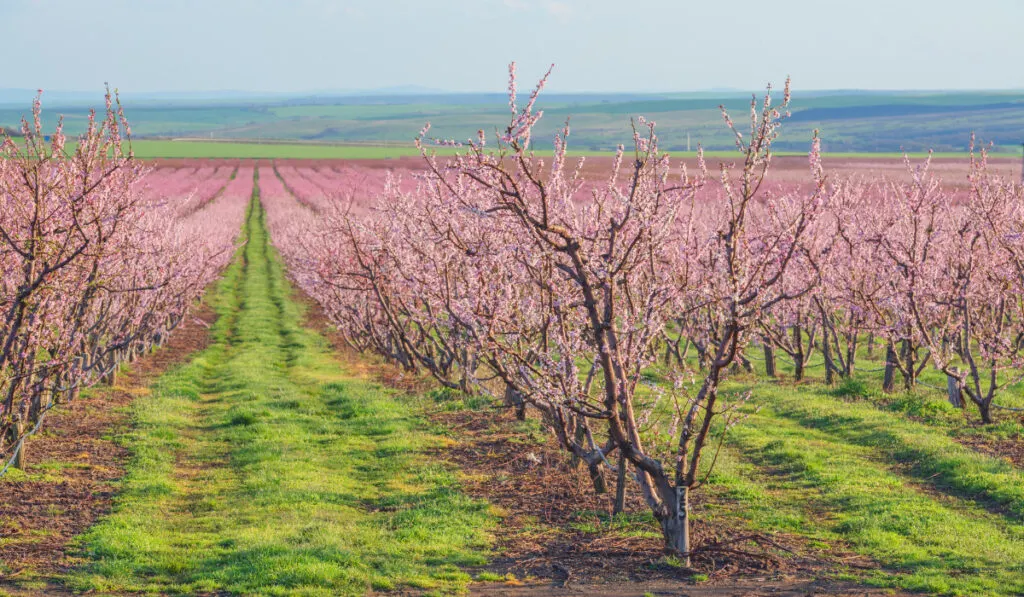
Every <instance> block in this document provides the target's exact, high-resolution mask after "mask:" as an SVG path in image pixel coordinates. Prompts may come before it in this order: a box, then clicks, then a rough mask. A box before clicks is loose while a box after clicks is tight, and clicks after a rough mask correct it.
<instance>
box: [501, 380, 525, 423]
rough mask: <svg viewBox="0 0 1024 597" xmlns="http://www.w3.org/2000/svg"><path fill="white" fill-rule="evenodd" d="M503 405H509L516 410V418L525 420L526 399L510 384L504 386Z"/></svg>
mask: <svg viewBox="0 0 1024 597" xmlns="http://www.w3.org/2000/svg"><path fill="white" fill-rule="evenodd" d="M505 406H511V407H513V408H515V410H516V419H518V420H520V421H525V420H526V401H525V400H523V397H522V396H521V395H520V394H519V392H517V391H515V389H513V388H512V386H510V385H506V386H505Z"/></svg>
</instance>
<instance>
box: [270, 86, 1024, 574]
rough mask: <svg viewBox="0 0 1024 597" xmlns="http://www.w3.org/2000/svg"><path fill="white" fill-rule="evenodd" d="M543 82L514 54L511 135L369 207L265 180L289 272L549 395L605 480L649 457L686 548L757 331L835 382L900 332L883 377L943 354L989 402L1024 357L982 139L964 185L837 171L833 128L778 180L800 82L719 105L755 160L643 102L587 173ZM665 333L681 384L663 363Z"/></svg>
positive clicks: (429, 354)
mask: <svg viewBox="0 0 1024 597" xmlns="http://www.w3.org/2000/svg"><path fill="white" fill-rule="evenodd" d="M545 80H546V77H545ZM543 85H544V80H542V81H541V84H540V85H539V86H538V87H537V88H536V89H535V90H534V92H533V93H532V94H531V95H530V96H529V98H528V100H527V102H526V104H525V105H524V106H520V104H519V103H518V97H517V93H516V86H515V72H514V68H513V70H512V71H511V77H510V90H509V91H510V93H509V97H510V108H511V112H512V118H511V122H510V124H509V126H508V127H507V128H506V129H505V130H504V131H502V132H501V133H500V134H498V136H497V138H496V139H495V140H494V141H492V143H494V144H495V146H494V147H493V149H492V148H491V147H489V146H488V139H487V137H486V136H485V134H484V133H483V132H482V131H481V132H480V134H479V136H478V138H476V139H473V140H470V141H467V142H466V143H465V144H459V143H453V142H446V143H452V144H455V145H459V146H460V147H462V148H463V149H464V151H463V152H462V153H461V155H458V156H457V157H455V158H452V159H449V160H447V161H442V160H440V159H438V158H437V157H435V156H434V155H432V154H430V153H429V152H428V151H427V150H426V148H424V150H423V153H424V159H425V164H426V170H425V172H424V173H423V174H421V175H420V176H419V177H418V186H417V187H416V188H415V189H414V190H410V188H409V185H408V184H404V183H403V181H400V180H397V179H395V180H391V181H389V182H388V184H387V185H386V186H385V188H384V190H383V193H382V194H381V195H380V197H379V199H378V202H377V204H376V205H375V206H374V208H373V210H372V211H371V212H370V213H368V214H367V213H366V212H365V211H364V210H358V209H355V206H353V205H352V204H351V203H350V202H346V201H344V200H339V201H336V202H335V204H334V206H333V208H332V209H322V210H321V211H320V214H319V215H318V216H317V217H315V218H314V217H313V216H312V215H310V214H308V213H305V212H306V210H303V209H302V207H301V206H300V205H299V204H298V203H296V202H295V201H283V200H282V201H277V200H274V199H273V197H274V195H273V194H270V195H268V199H270V200H269V201H268V211H269V214H270V222H271V227H272V235H273V237H274V239H275V243H276V244H277V245H278V247H279V248H280V249H281V251H282V253H283V254H284V256H285V258H286V260H287V261H288V263H289V266H290V270H291V271H292V273H293V275H294V276H295V278H296V280H297V281H298V282H299V283H300V285H301V286H302V287H303V288H304V289H305V290H306V291H307V292H309V293H310V294H311V295H312V296H313V297H314V298H315V299H316V300H318V301H319V302H320V303H321V304H322V305H323V306H324V308H325V310H326V311H327V313H328V315H329V316H331V318H332V319H333V320H334V322H335V323H337V324H338V326H339V329H340V330H341V332H342V333H343V334H344V336H345V337H346V338H347V340H348V341H349V343H350V344H352V346H353V347H355V348H356V349H358V350H363V351H373V352H376V353H379V354H381V355H383V356H385V357H386V358H388V359H391V360H392V361H394V362H396V363H398V364H399V365H400V366H402V367H404V368H405V369H407V370H409V371H426V372H428V373H429V374H431V375H433V376H434V377H435V378H436V379H437V380H438V381H439V382H440V383H441V384H442V385H443V386H446V387H448V388H452V389H458V390H461V391H466V392H484V393H489V394H492V395H494V396H495V397H497V398H502V399H504V400H506V402H508V403H509V404H510V406H514V407H516V409H517V411H518V412H519V414H520V416H522V415H523V408H524V407H525V406H529V407H532V408H533V409H535V410H536V411H538V412H539V413H540V415H541V417H542V418H543V420H544V421H545V422H546V423H547V425H548V427H549V428H550V429H551V430H552V433H553V435H554V437H555V438H556V439H557V441H558V443H559V445H560V446H561V447H562V448H564V449H565V450H566V451H567V452H569V453H571V454H572V455H573V456H574V457H575V459H576V460H577V461H579V462H583V463H585V464H586V465H587V466H588V469H589V470H590V473H591V476H592V477H593V479H594V484H595V488H596V489H598V490H599V491H601V490H603V488H604V485H605V483H604V477H603V471H605V470H608V469H609V468H611V469H613V470H616V472H618V473H619V479H620V484H621V482H622V480H624V479H625V478H626V476H625V472H626V469H627V468H629V469H631V470H632V472H633V475H632V478H634V479H635V482H636V483H637V485H638V487H639V489H640V491H641V493H642V495H643V496H644V498H645V500H646V501H647V503H648V505H649V506H650V508H651V511H652V512H653V513H654V515H655V517H656V518H657V519H658V520H659V521H660V523H661V528H662V531H663V534H664V538H665V542H666V545H667V546H668V547H669V548H671V549H674V550H676V551H678V552H680V553H681V554H684V555H685V556H687V557H688V556H689V554H690V553H692V551H693V550H692V549H691V545H690V538H689V500H690V492H692V491H693V490H694V489H696V488H697V487H699V486H700V484H701V483H702V480H703V479H704V478H706V474H707V472H708V469H709V466H708V465H707V464H706V463H703V462H704V458H703V456H704V452H705V451H706V449H707V447H708V446H709V445H712V444H715V442H713V441H712V435H713V434H720V433H722V432H723V431H724V429H726V428H728V426H729V425H731V424H732V423H733V422H734V421H735V416H736V414H737V413H736V406H737V405H738V404H740V403H742V401H743V400H744V398H745V396H738V397H736V399H734V400H726V399H725V397H723V396H722V395H721V394H720V391H719V385H720V383H721V381H722V379H723V378H724V376H725V375H726V374H727V372H728V371H729V370H730V369H732V368H735V367H741V366H745V367H751V365H750V358H752V357H753V355H752V354H751V350H752V348H753V346H755V345H760V347H761V349H763V351H764V358H765V362H766V370H767V371H766V372H767V374H768V375H770V376H775V375H776V374H777V371H776V367H775V361H776V355H777V354H779V353H783V354H785V355H787V356H788V357H789V358H791V359H792V362H793V364H794V374H795V377H796V378H797V379H800V378H802V377H803V376H804V375H805V373H806V366H807V365H808V364H809V362H810V359H811V356H812V354H814V353H816V352H817V351H820V353H821V354H822V355H823V357H824V365H825V378H826V381H828V382H833V381H835V380H836V379H838V378H841V377H849V376H852V375H853V374H854V373H855V371H856V358H857V349H858V345H859V344H860V343H861V342H863V341H865V339H866V340H867V341H868V343H869V349H870V348H871V347H872V346H873V345H874V343H875V342H879V341H880V342H881V343H882V344H883V348H884V351H885V355H886V360H885V363H886V375H885V378H886V381H885V384H886V386H887V389H891V388H892V387H893V386H894V383H895V382H894V378H895V375H896V374H897V372H899V373H901V374H902V376H903V378H904V385H905V387H907V388H912V387H913V386H914V384H915V383H916V380H917V375H918V374H919V373H920V372H921V370H922V368H923V367H924V366H925V365H926V364H928V363H929V362H930V363H932V364H933V365H934V366H935V367H937V368H939V369H940V370H941V371H943V372H945V374H946V375H947V377H948V379H949V380H950V381H949V392H950V397H951V399H954V400H961V399H962V398H961V397H962V396H967V397H968V398H969V399H970V400H971V401H973V402H974V403H975V404H977V406H978V408H979V411H980V413H981V416H982V418H983V419H984V420H985V421H986V422H987V421H990V420H991V413H990V408H991V405H992V402H993V399H994V397H995V396H996V394H997V392H998V390H1000V389H1001V388H1003V387H1005V385H1006V384H1008V383H1012V382H1013V381H1014V379H1013V376H1012V375H1009V376H1008V375H1007V372H1008V371H1020V370H1021V363H1020V362H1019V353H1020V350H1021V346H1022V343H1024V327H1022V324H1024V322H1022V318H1021V316H1020V313H1019V310H1020V298H1019V297H1020V296H1021V290H1022V288H1021V283H1022V281H1024V276H1022V274H1024V254H1022V253H1021V250H1022V249H1021V247H1022V244H1021V243H1022V242H1024V241H1022V238H1024V237H1022V233H1024V231H1022V230H1020V229H1019V228H1020V226H1021V224H1020V222H1021V217H1020V212H1021V207H1022V205H1024V202H1022V196H1021V189H1020V187H1019V186H1015V185H1013V184H1012V183H1009V182H1006V181H1001V180H1000V179H999V178H998V177H996V176H994V175H992V174H991V173H989V172H988V170H987V168H986V161H985V157H984V153H983V152H982V154H981V159H979V160H978V161H977V162H974V163H973V165H972V169H971V178H970V188H971V193H970V196H969V197H966V198H965V197H962V196H960V195H957V194H954V193H950V192H948V191H945V190H943V189H942V188H941V187H940V186H939V184H938V182H937V181H936V180H935V179H933V178H932V177H930V175H929V173H928V165H927V164H924V165H922V166H920V167H917V168H914V167H912V166H910V165H909V163H908V169H909V176H908V180H907V181H905V182H898V181H897V182H893V181H881V180H868V181H858V180H846V181H840V180H828V179H827V178H826V177H825V175H824V171H823V168H822V164H821V158H820V155H819V143H818V140H817V139H814V140H812V142H811V149H810V152H809V157H810V176H809V177H808V180H807V183H806V184H805V185H803V186H788V187H779V186H775V185H771V184H769V182H768V181H767V178H768V173H769V170H770V166H771V162H772V152H771V147H772V143H773V141H774V140H775V138H776V136H777V134H778V131H779V124H780V122H781V121H782V120H783V119H784V118H785V116H786V114H787V112H786V110H787V108H788V104H789V89H788V85H787V88H786V90H785V93H784V95H783V99H782V101H781V103H779V104H778V105H776V104H775V103H773V101H772V96H771V93H770V90H769V93H768V94H767V95H766V96H765V97H764V98H763V100H761V101H753V102H752V103H751V110H750V115H749V127H742V129H741V127H739V126H737V125H736V124H735V123H734V122H733V121H732V120H731V119H730V118H729V116H728V115H727V114H724V113H723V115H724V116H725V120H726V124H727V126H728V127H730V129H731V130H732V131H733V133H734V134H735V138H736V146H737V149H738V152H739V158H740V159H739V162H738V163H737V164H734V165H726V164H723V165H721V166H720V168H719V172H718V173H717V175H716V176H711V175H709V173H708V172H707V169H706V167H705V165H704V160H703V159H702V158H700V159H699V161H698V165H697V167H696V169H695V171H693V172H688V171H687V170H686V167H685V165H681V164H673V163H672V162H671V161H670V160H669V157H668V156H667V155H665V154H664V153H662V152H661V151H660V150H659V148H658V139H657V136H656V134H655V126H654V123H652V122H647V121H645V120H644V119H642V118H640V119H638V120H637V121H636V122H634V136H633V144H632V148H631V150H630V151H628V152H627V151H625V150H624V149H620V151H619V153H618V155H617V157H616V159H615V162H614V166H613V168H612V170H611V173H610V175H609V177H608V178H607V179H605V180H603V181H593V180H586V178H585V176H584V168H583V164H584V162H583V160H582V159H581V160H579V161H578V162H576V163H575V164H572V163H570V160H569V159H568V157H567V143H568V139H569V134H570V129H569V126H568V123H566V126H565V127H564V128H563V129H562V130H561V132H560V133H559V134H558V135H556V137H555V139H554V145H555V149H554V155H553V157H552V158H551V159H550V160H544V159H541V158H539V157H537V156H536V155H535V154H534V153H533V152H531V151H530V149H529V148H530V147H531V135H532V132H533V129H534V126H535V125H536V124H537V122H538V121H539V120H540V118H541V113H540V112H538V111H536V110H535V103H536V100H537V98H538V94H539V93H540V91H541V89H542V87H543ZM428 128H429V127H428ZM427 131H428V129H425V130H424V131H423V133H422V134H421V137H420V141H421V147H422V146H423V145H422V140H423V138H424V137H425V136H426V134H427ZM304 213H305V215H304ZM689 347H694V348H695V349H696V351H697V359H696V361H697V362H696V365H695V366H691V365H690V363H691V361H690V360H688V359H687V353H688V349H689ZM661 355H664V359H665V363H666V364H667V365H669V366H668V367H667V368H665V369H663V372H665V374H666V376H667V378H668V379H667V381H668V383H664V384H659V385H652V384H650V383H648V382H647V381H646V380H647V379H648V376H649V375H650V374H651V373H652V371H653V366H654V364H655V361H656V359H657V358H658V357H659V356H661ZM655 423H656V424H655ZM611 459H617V461H618V462H617V464H615V465H613V464H612V463H611ZM710 460H711V461H712V462H713V460H714V458H713V457H712V458H710Z"/></svg>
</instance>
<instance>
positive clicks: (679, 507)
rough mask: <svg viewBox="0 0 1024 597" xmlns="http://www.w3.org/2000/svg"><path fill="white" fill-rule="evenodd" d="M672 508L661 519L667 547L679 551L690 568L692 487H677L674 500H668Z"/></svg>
mask: <svg viewBox="0 0 1024 597" xmlns="http://www.w3.org/2000/svg"><path fill="white" fill-rule="evenodd" d="M667 505H669V507H670V508H671V510H670V511H669V513H668V516H666V517H665V518H664V519H662V521H661V532H662V534H663V535H664V536H665V548H666V549H668V550H670V551H674V552H677V553H678V554H679V555H680V557H681V558H682V562H683V567H685V568H689V567H690V566H691V561H690V488H688V487H677V488H676V496H675V499H674V500H668V501H667Z"/></svg>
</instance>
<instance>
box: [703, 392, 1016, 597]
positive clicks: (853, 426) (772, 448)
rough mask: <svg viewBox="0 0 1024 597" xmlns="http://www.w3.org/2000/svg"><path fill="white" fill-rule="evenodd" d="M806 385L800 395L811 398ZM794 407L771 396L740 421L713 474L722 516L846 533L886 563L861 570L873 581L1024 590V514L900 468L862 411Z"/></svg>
mask: <svg viewBox="0 0 1024 597" xmlns="http://www.w3.org/2000/svg"><path fill="white" fill-rule="evenodd" d="M764 390H765V388H763V387H762V388H758V389H757V392H758V393H759V394H764ZM786 390H792V389H791V388H787V389H786ZM797 392H798V393H796V394H795V395H794V397H793V399H794V400H796V399H801V398H806V399H810V397H809V392H799V390H798V391H797ZM766 402H767V401H766ZM809 406H812V407H813V404H811V405H809ZM789 414H791V413H787V414H781V413H780V412H778V411H776V410H775V408H774V407H772V406H763V407H762V408H761V410H760V411H759V412H757V413H756V414H751V416H750V417H749V419H748V420H747V421H745V422H744V423H743V424H742V425H740V426H738V427H736V428H735V429H733V430H732V431H730V434H729V436H728V439H727V444H728V447H727V449H726V451H725V453H724V454H723V455H722V456H720V458H719V461H718V468H717V469H716V470H715V472H714V473H713V475H712V477H711V480H712V484H713V486H714V488H713V489H711V491H712V492H713V493H715V494H716V495H717V500H718V501H717V503H716V504H715V505H713V506H712V512H713V514H712V515H713V516H714V515H717V512H719V511H720V512H721V514H723V515H728V516H738V517H740V518H742V519H745V520H746V521H748V522H749V523H750V524H751V525H752V526H754V527H755V528H759V529H762V530H766V531H785V532H792V533H797V534H800V535H804V536H807V537H810V538H812V539H814V540H818V541H821V542H823V543H825V544H827V543H828V542H830V541H841V542H842V544H844V545H845V546H847V547H848V548H852V549H853V550H855V551H857V552H858V553H861V554H864V555H866V556H869V557H871V558H873V559H874V560H876V561H877V562H879V563H880V564H881V565H882V566H884V568H885V569H882V570H872V571H868V572H864V571H860V572H853V573H852V574H853V577H858V578H860V579H861V580H866V581H867V582H870V583H872V584H877V585H882V586H891V587H897V588H902V589H909V590H919V591H927V592H929V593H933V594H953V595H1019V594H1021V593H1022V592H1024V526H1022V525H1021V524H1020V523H1019V522H1018V521H1017V520H1015V518H1014V517H1012V516H1011V517H1007V516H1003V515H1000V514H996V513H992V512H990V511H988V510H986V509H985V508H983V507H982V506H981V505H979V503H978V502H976V501H975V500H972V499H961V498H959V497H955V496H954V495H947V494H944V493H941V492H940V491H939V490H937V489H936V488H935V487H933V486H931V485H930V483H929V481H928V480H926V479H921V478H915V477H914V476H908V475H906V474H903V473H902V472H901V471H899V470H894V469H895V468H896V467H894V464H896V462H895V461H894V460H892V458H893V456H892V454H891V453H890V452H889V451H888V450H887V445H888V444H887V442H888V438H886V437H885V436H884V435H882V436H880V437H878V438H877V440H878V441H877V444H876V443H873V442H870V441H863V440H864V438H863V437H860V436H858V434H859V433H865V432H864V430H863V428H861V431H860V432H858V431H856V430H857V429H858V428H859V425H860V423H858V422H856V421H849V420H847V421H845V422H844V423H843V427H844V431H837V429H835V428H833V427H829V426H825V428H823V429H817V428H814V427H812V426H805V425H803V424H801V422H799V421H796V420H791V419H790V418H789V416H788V415H789ZM805 422H806V421H805ZM847 427H848V428H849V429H850V431H845V429H846V428H847ZM851 434H852V435H851ZM866 434H867V435H868V436H870V435H871V431H870V429H869V430H868V431H867V432H866ZM926 449H928V447H926ZM961 472H963V471H961ZM713 501H714V500H713Z"/></svg>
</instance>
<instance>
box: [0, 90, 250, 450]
mask: <svg viewBox="0 0 1024 597" xmlns="http://www.w3.org/2000/svg"><path fill="white" fill-rule="evenodd" d="M40 111H41V107H40V102H39V100H36V102H35V103H34V106H33V120H32V121H31V122H28V121H26V122H23V125H22V135H23V141H22V142H20V143H16V142H15V141H14V140H12V139H11V138H9V137H5V138H4V141H3V145H2V147H0V154H2V155H0V272H2V278H0V280H2V281H0V313H2V315H0V317H2V320H0V455H2V456H3V458H4V459H5V461H7V462H8V463H9V462H10V461H11V460H12V459H15V458H17V459H19V462H17V463H16V464H18V465H19V466H20V465H21V464H22V462H21V461H23V460H24V447H23V445H24V440H25V438H26V437H27V435H29V434H30V433H32V432H33V431H34V430H36V429H38V427H39V426H40V425H41V424H42V422H43V419H44V416H45V414H46V412H47V411H48V410H49V409H51V408H53V407H54V406H56V405H58V404H61V403H63V402H66V401H68V400H70V399H72V398H74V397H75V396H76V395H77V393H78V391H79V389H80V388H81V387H83V386H87V385H89V384H92V383H95V382H96V381H98V380H100V379H102V378H108V379H110V378H111V376H112V375H113V372H114V371H115V370H116V367H117V366H118V364H119V363H120V362H122V361H125V360H131V359H133V358H135V357H136V356H138V355H139V354H141V353H142V352H144V351H145V350H147V349H149V348H150V347H151V346H152V345H155V344H161V343H162V342H163V341H164V340H165V339H166V337H167V334H168V333H169V332H170V331H171V330H172V329H174V328H175V327H176V326H177V325H178V324H179V323H180V322H181V321H182V319H183V318H184V317H185V316H186V313H187V311H188V309H189V307H190V306H191V305H192V304H193V303H194V301H195V299H196V298H197V297H198V296H199V294H200V293H201V292H202V290H203V288H204V287H205V286H206V284H208V283H209V282H210V281H211V280H212V279H213V277H214V276H215V275H216V272H217V270H218V269H219V268H220V267H221V266H222V265H223V264H224V263H225V262H226V260H227V259H228V258H229V257H230V254H231V248H232V243H233V239H234V237H235V235H236V234H237V225H238V223H239V222H240V220H241V212H242V209H241V207H242V206H244V202H245V199H243V200H242V201H241V203H240V206H239V209H238V210H237V211H238V217H237V218H236V219H235V221H234V222H232V221H231V220H230V219H228V218H225V219H222V222H221V224H220V226H221V227H220V228H218V226H217V225H213V224H209V222H210V220H207V222H208V224H207V225H206V227H205V229H204V228H202V227H197V226H195V225H194V224H195V223H196V222H190V221H186V220H180V219H179V218H178V216H177V213H176V209H175V205H174V204H173V203H168V202H164V201H153V200H150V198H149V197H147V196H146V195H145V194H144V193H143V192H142V184H141V181H142V178H143V176H144V175H145V170H144V169H143V168H141V167H140V166H139V165H138V164H137V162H136V161H135V160H134V159H133V157H132V155H131V152H130V142H129V141H128V139H130V129H129V128H128V125H127V122H126V121H125V120H124V116H123V113H122V112H121V110H120V106H119V105H116V106H115V104H114V103H113V100H112V98H111V96H110V94H109V93H108V95H107V105H106V112H105V115H104V117H103V118H101V119H98V118H96V116H95V114H93V115H91V116H90V119H89V124H88V130H87V132H86V133H85V134H83V135H82V136H81V137H80V138H79V139H78V142H77V144H76V146H75V147H74V149H73V150H71V149H69V148H68V147H67V146H66V145H65V137H64V134H63V132H62V130H61V126H60V125H58V127H57V130H56V132H55V133H54V134H53V135H52V138H51V139H50V140H48V141H47V140H46V139H45V138H44V133H43V130H42V127H41V124H40ZM250 188H251V187H250ZM225 227H231V228H232V229H231V230H230V231H228V230H227V228H225Z"/></svg>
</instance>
